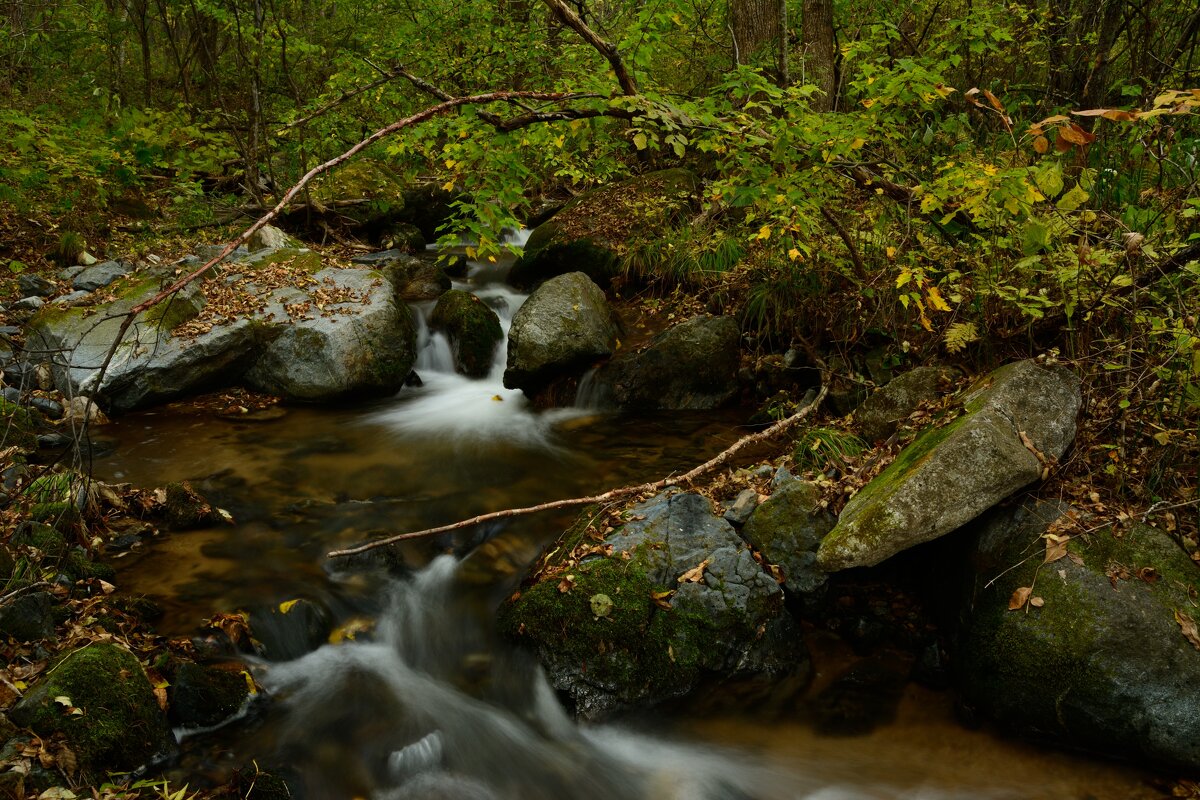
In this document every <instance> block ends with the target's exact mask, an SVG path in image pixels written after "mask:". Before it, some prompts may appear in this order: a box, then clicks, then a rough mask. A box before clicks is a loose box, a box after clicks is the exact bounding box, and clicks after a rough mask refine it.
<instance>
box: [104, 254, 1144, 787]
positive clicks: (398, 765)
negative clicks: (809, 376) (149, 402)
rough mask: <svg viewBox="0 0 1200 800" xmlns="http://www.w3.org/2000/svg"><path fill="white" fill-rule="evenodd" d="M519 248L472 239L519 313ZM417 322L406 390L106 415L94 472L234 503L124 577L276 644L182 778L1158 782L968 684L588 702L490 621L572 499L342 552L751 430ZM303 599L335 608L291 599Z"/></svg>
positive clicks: (485, 278) (735, 420) (647, 472)
mask: <svg viewBox="0 0 1200 800" xmlns="http://www.w3.org/2000/svg"><path fill="white" fill-rule="evenodd" d="M505 268H506V265H503V264H501V265H499V266H488V265H482V264H477V263H474V264H472V266H471V272H470V276H469V278H468V279H467V280H465V281H457V282H456V287H457V288H465V289H469V290H470V291H473V292H475V293H476V294H478V295H479V296H480V297H481V298H482V299H483V300H484V301H485V302H487V303H488V304H489V305H491V306H492V307H493V308H495V309H496V310H497V312H498V313H499V315H500V317H501V320H502V324H503V327H504V330H505V333H506V334H507V331H508V325H509V323H510V321H511V318H512V314H513V312H514V311H515V310H516V308H517V307H518V306H519V305H520V303H521V302H522V301H523V300H524V296H523V295H520V294H518V293H516V292H515V291H513V290H512V289H511V288H510V287H508V286H507V285H506V284H504V283H503V276H504V273H505ZM431 309H432V304H428V305H424V306H421V307H418V308H417V313H418V316H419V317H420V318H421V319H422V320H423V319H424V318H425V317H426V316H427V315H428V314H429V312H430V311H431ZM419 345H420V353H419V357H418V362H417V365H416V371H417V372H418V374H419V375H420V376H421V378H422V381H423V385H422V386H420V387H411V388H406V389H404V390H403V391H401V392H400V393H399V395H398V396H396V397H394V398H390V399H387V400H381V401H378V402H375V403H371V404H366V405H357V406H354V407H343V408H309V407H293V408H286V409H271V410H269V411H268V412H252V413H250V414H245V415H241V416H238V415H231V416H229V417H225V416H221V415H218V414H215V413H213V412H211V411H205V410H199V409H197V408H195V407H193V406H191V405H189V404H177V405H174V406H166V407H163V408H159V409H155V410H151V411H145V412H140V413H136V414H130V415H126V416H124V417H122V418H120V419H119V420H117V421H116V422H114V423H113V424H112V425H111V426H107V427H105V428H104V430H103V434H102V435H103V436H104V438H106V439H111V440H113V441H114V442H115V443H116V445H117V446H116V448H115V450H114V451H113V452H112V454H111V455H108V456H105V457H103V458H102V459H99V460H98V461H97V463H96V464H95V472H96V474H97V476H98V477H100V478H101V479H104V480H108V481H122V482H132V483H134V484H135V485H144V486H161V485H163V484H165V483H167V482H169V481H176V480H191V481H192V482H193V483H194V485H195V486H196V487H197V488H198V489H199V490H200V491H201V492H202V493H204V494H205V495H206V496H208V497H210V498H211V499H212V500H213V501H214V502H215V503H217V504H219V505H220V506H221V507H223V508H225V509H227V510H228V511H229V512H230V513H231V514H232V515H233V517H234V518H235V520H236V521H237V522H236V524H235V525H233V526H225V527H221V528H211V529H204V530H199V531H194V532H188V533H175V534H169V535H163V536H159V537H154V538H152V539H150V540H148V541H147V542H146V544H145V546H143V547H141V548H138V549H137V550H135V551H134V552H132V553H130V554H129V555H127V556H125V557H123V558H121V559H119V560H118V561H117V562H116V565H117V566H118V569H119V570H120V578H119V581H118V584H119V585H120V587H121V590H122V591H123V592H127V593H130V594H145V595H148V596H150V597H152V598H154V599H155V600H157V601H158V602H159V603H160V604H161V605H162V606H163V607H164V608H165V609H166V615H165V617H164V619H163V620H162V621H161V622H160V623H159V625H158V629H159V631H160V632H161V633H163V634H164V635H167V636H192V635H195V634H196V632H197V631H198V629H199V626H200V625H201V623H202V621H203V620H204V619H206V618H209V617H211V616H213V615H214V614H216V613H218V612H234V611H237V610H246V611H248V612H250V614H251V619H252V621H253V622H254V632H255V635H256V636H257V637H258V638H259V639H260V640H261V641H262V642H263V645H264V655H263V656H262V657H261V658H258V659H257V660H255V662H254V665H253V666H254V669H255V674H256V679H257V680H258V682H259V684H260V685H261V686H262V687H263V688H264V689H265V690H266V693H267V694H268V695H269V697H270V700H269V701H268V702H265V703H263V702H260V703H257V704H255V705H254V706H252V708H251V709H250V710H249V712H248V714H247V716H246V718H244V719H242V720H240V721H237V722H235V723H233V724H229V725H227V726H225V727H223V728H221V729H219V730H216V731H211V732H204V733H198V734H192V735H189V736H187V737H186V738H184V740H183V757H182V759H181V761H180V763H179V764H178V765H177V766H175V767H173V768H172V771H171V772H170V776H171V777H172V780H173V781H178V782H179V783H180V784H182V783H185V782H186V783H190V784H191V785H193V786H197V785H204V784H206V783H209V782H219V781H223V780H226V779H228V777H229V775H230V773H231V771H232V769H234V768H235V767H238V766H242V765H246V764H248V763H250V762H251V761H252V760H253V761H255V762H256V763H257V764H258V765H259V766H260V767H262V768H263V769H269V770H273V771H278V773H279V774H281V775H283V776H284V777H286V778H287V779H288V780H289V784H290V785H291V786H292V788H293V792H294V796H299V797H304V798H310V799H312V800H323V799H324V798H351V797H363V798H366V797H370V798H377V799H378V800H385V799H387V800H391V799H393V798H395V799H397V800H398V799H399V798H424V799H432V798H447V799H450V798H458V799H461V800H475V799H476V798H480V799H482V798H497V799H500V798H505V799H508V798H511V799H512V800H540V799H542V798H545V799H546V800H550V799H551V798H556V799H557V798H579V799H580V800H593V799H594V800H624V799H625V798H629V800H640V799H641V798H646V800H651V799H654V800H658V799H659V798H679V799H680V800H683V799H684V798H687V800H775V799H776V798H778V799H779V800H785V799H787V800H800V798H804V799H805V800H843V799H844V800H859V799H862V800H867V799H873V798H897V799H901V798H903V799H905V800H918V799H920V800H940V799H941V798H1080V800H1082V799H1083V798H1094V799H1095V800H1105V799H1106V798H1112V799H1113V800H1116V799H1117V798H1120V799H1121V800H1127V799H1128V798H1137V797H1154V796H1157V795H1156V794H1155V793H1153V792H1151V791H1150V790H1149V789H1147V788H1146V787H1145V786H1144V783H1143V781H1144V777H1143V776H1142V775H1141V774H1140V773H1137V772H1135V771H1133V770H1131V769H1128V768H1125V767H1120V766H1117V765H1112V764H1105V763H1099V762H1095V761H1089V760H1087V759H1084V758H1081V757H1074V756H1070V755H1064V754H1061V753H1056V752H1046V751H1042V750H1040V749H1038V748H1036V747H1034V746H1031V745H1026V744H1021V743H1016V742H1012V741H1008V740H1005V739H1002V738H999V737H997V736H995V735H994V734H991V733H988V732H986V731H969V730H966V729H964V728H962V727H960V726H959V725H958V724H957V723H956V722H955V716H954V711H953V700H952V698H951V697H949V696H948V695H946V694H943V693H938V692H933V691H930V690H927V689H922V688H920V687H917V686H915V685H910V686H908V687H907V688H906V690H905V694H904V696H903V697H902V699H901V702H900V707H899V711H898V713H897V715H896V718H895V720H894V721H893V722H892V723H890V724H887V725H884V726H882V727H880V728H878V729H876V730H875V731H873V732H872V733H870V734H867V735H863V736H857V737H835V736H823V735H820V734H818V733H816V732H815V731H814V730H813V728H812V726H811V725H808V724H806V723H805V721H804V719H803V717H802V716H801V715H798V714H796V713H793V712H794V710H789V709H767V708H762V707H756V708H747V709H746V710H744V711H743V712H741V713H731V712H729V711H727V710H723V711H719V712H717V711H712V710H705V704H704V703H702V702H700V703H697V704H696V708H695V709H694V710H689V707H687V706H683V707H678V708H672V709H671V711H670V712H669V713H665V714H663V713H655V712H649V713H647V714H645V715H641V716H636V717H633V718H629V719H625V720H621V721H618V722H615V723H612V724H602V725H581V724H577V723H576V722H574V721H573V720H572V719H571V718H570V717H569V716H568V714H567V713H566V711H565V710H564V709H563V708H562V706H561V705H560V703H559V701H558V699H557V697H556V696H555V693H554V691H553V690H552V688H551V687H550V686H549V685H548V683H547V681H546V680H545V678H544V677H543V676H542V673H541V671H540V668H539V667H538V666H537V664H536V663H535V662H534V661H533V660H532V659H531V658H530V657H529V656H528V655H526V654H525V653H522V652H519V651H516V650H514V649H513V648H511V647H510V646H509V645H507V644H506V643H504V642H502V641H499V640H498V639H497V638H496V636H495V634H494V631H493V625H492V620H493V615H494V611H495V609H496V607H497V605H498V604H499V603H500V602H502V600H503V599H504V598H505V597H506V596H508V595H509V594H510V593H511V592H512V591H513V590H514V589H515V588H516V586H517V584H518V583H519V581H520V578H521V576H522V574H523V572H524V570H525V569H526V567H527V566H528V564H529V563H530V562H532V560H533V559H534V558H536V556H537V555H538V553H539V552H540V550H541V549H542V548H543V547H544V546H545V545H547V544H548V543H549V542H551V541H553V539H554V537H555V536H556V535H557V533H558V532H560V531H561V530H563V528H564V527H565V526H566V525H567V524H569V522H570V520H571V516H572V515H570V514H567V515H562V514H559V515H553V514H543V515H536V516H530V517H525V518H520V519H516V520H513V521H511V522H508V523H506V524H502V525H494V526H490V527H486V528H485V529H482V530H466V531H459V532H457V533H456V534H455V535H453V536H443V537H441V538H438V539H435V540H433V541H419V542H410V543H405V544H403V545H401V546H399V547H397V548H395V550H394V551H393V555H391V556H389V557H388V559H387V560H386V563H384V560H382V559H374V558H372V559H362V558H360V559H350V560H346V561H330V560H328V559H326V558H325V556H324V554H325V553H326V552H328V551H329V550H332V549H336V548H340V547H344V546H349V545H353V544H357V543H360V542H362V541H364V540H366V539H368V538H372V537H376V536H382V535H386V534H388V533H395V532H400V531H405V530H414V529H419V528H425V527H429V526H433V525H438V524H443V523H447V522H452V521H455V520H458V519H462V518H466V517H470V516H473V515H475V514H479V513H483V512H486V511H491V510H496V509H502V508H509V507H514V506H521V505H529V504H535V503H539V502H544V501H546V500H550V499H554V498H558V497H571V496H576V495H580V494H584V493H591V492H594V491H600V490H603V489H605V488H609V487H612V486H617V485H622V484H625V483H629V482H633V481H640V480H646V479H650V478H655V477H661V476H663V475H666V474H669V473H672V472H677V471H681V470H684V469H687V468H690V467H691V466H694V465H695V464H696V463H699V462H700V461H702V460H704V459H706V458H708V457H710V456H711V455H714V454H715V453H716V452H718V451H720V450H721V449H723V448H724V447H726V446H728V445H729V444H730V443H732V442H733V441H735V440H736V439H737V438H739V437H740V436H741V435H743V434H744V433H745V430H744V429H742V428H741V427H740V423H741V422H742V421H744V418H745V414H744V413H738V412H731V413H725V412H719V413H718V412H710V413H695V414H672V415H653V416H639V417H636V418H632V417H619V416H615V415H608V414H599V413H595V412H591V411H589V410H587V409H579V408H576V409H560V410H555V411H551V412H542V413H538V412H535V411H534V410H532V409H531V408H530V407H529V405H528V404H527V403H526V401H525V400H524V397H523V395H522V394H521V393H520V392H519V391H512V390H507V389H504V387H503V385H502V383H501V374H502V372H503V366H504V363H503V362H504V348H503V346H501V348H500V350H499V352H498V353H497V356H496V361H495V364H494V366H493V370H492V373H491V375H490V376H489V377H488V378H487V379H484V380H470V379H467V378H464V377H461V376H459V375H456V374H455V373H454V372H453V367H452V360H451V353H450V348H449V344H448V343H447V342H446V340H445V339H444V338H443V337H442V336H440V335H433V334H431V333H430V332H429V331H428V329H427V328H426V327H425V326H424V323H423V322H422V324H421V325H420V339H419ZM297 599H301V600H303V601H306V602H305V605H306V608H308V609H312V610H314V611H313V613H312V614H310V615H308V616H307V617H303V616H301V615H297V616H296V617H294V618H293V617H291V616H290V615H286V614H283V613H281V612H280V605H281V604H283V603H286V602H287V601H290V600H297ZM297 619H305V620H308V623H307V624H306V623H299V624H298V623H297V622H296V620H297ZM313 619H317V621H318V623H319V624H315V623H312V620H313ZM331 632H332V634H331ZM329 640H339V641H338V643H336V644H335V643H330V641H329ZM814 658H815V664H816V678H815V683H816V684H820V683H821V682H822V680H825V681H826V682H827V679H828V676H829V675H831V674H833V672H834V671H835V670H836V669H838V668H840V667H841V666H843V665H844V664H845V663H846V659H847V658H848V655H847V653H846V652H845V648H844V646H841V645H840V644H838V643H837V642H833V641H829V642H824V643H823V644H821V646H818V647H814Z"/></svg>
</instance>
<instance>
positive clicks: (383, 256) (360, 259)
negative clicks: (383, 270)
mask: <svg viewBox="0 0 1200 800" xmlns="http://www.w3.org/2000/svg"><path fill="white" fill-rule="evenodd" d="M406 255H407V253H405V251H403V250H398V249H395V248H390V249H388V250H377V251H376V252H374V253H363V254H361V255H357V256H355V257H354V258H352V259H350V263H351V264H359V265H361V266H364V267H372V268H378V267H382V266H384V265H386V264H388V263H390V262H392V261H396V260H403V259H404V257H405V256H406Z"/></svg>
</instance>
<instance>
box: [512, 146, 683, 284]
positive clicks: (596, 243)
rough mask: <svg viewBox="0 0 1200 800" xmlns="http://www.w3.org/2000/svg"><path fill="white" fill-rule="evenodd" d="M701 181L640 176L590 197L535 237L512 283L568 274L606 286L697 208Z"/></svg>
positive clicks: (677, 172)
mask: <svg viewBox="0 0 1200 800" xmlns="http://www.w3.org/2000/svg"><path fill="white" fill-rule="evenodd" d="M699 187H700V180H699V178H697V177H696V175H695V174H694V173H692V172H690V171H688V170H686V169H678V168H677V169H667V170H660V171H658V172H650V173H647V174H645V175H639V176H637V177H634V178H629V179H628V180H624V181H620V182H618V183H613V184H609V185H607V186H601V187H599V188H598V189H593V190H592V191H589V192H585V193H584V194H582V195H580V196H579V197H577V198H576V199H575V200H573V201H571V202H570V203H568V204H567V205H566V206H564V207H563V209H562V210H561V211H559V212H558V214H557V215H555V216H554V217H553V218H552V219H550V220H548V221H547V222H544V223H542V224H541V225H539V226H538V227H537V228H535V229H534V231H533V233H531V234H530V236H529V240H528V241H527V242H526V243H525V252H524V253H523V254H522V256H521V258H520V260H519V261H518V262H517V263H516V264H514V265H513V268H512V272H511V273H510V274H509V280H510V281H511V282H512V283H513V284H514V285H515V286H519V287H523V288H533V287H535V286H537V285H538V284H540V283H542V282H543V281H546V280H548V279H549V278H553V277H554V276H556V275H562V274H563V273H566V272H582V273H584V274H585V275H587V276H588V277H589V278H591V279H592V280H593V281H595V282H596V283H597V284H599V285H600V286H607V285H608V284H609V282H611V281H612V279H613V278H614V277H616V275H617V274H618V273H619V272H620V270H621V264H622V258H623V257H624V256H625V254H626V253H628V252H630V250H631V249H632V248H635V247H636V246H637V245H638V244H639V243H640V242H643V241H646V240H648V239H650V238H652V237H654V236H656V235H661V234H662V233H663V232H664V231H665V230H666V229H667V228H668V227H669V226H670V225H671V223H672V222H674V221H676V220H677V219H678V217H679V216H680V214H681V213H682V212H683V211H684V210H685V209H688V208H690V207H692V205H693V204H694V203H695V201H696V196H697V192H698V190H699Z"/></svg>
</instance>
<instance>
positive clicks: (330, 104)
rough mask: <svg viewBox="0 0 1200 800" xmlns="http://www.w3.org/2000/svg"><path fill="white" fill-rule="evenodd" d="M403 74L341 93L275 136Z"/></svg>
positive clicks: (395, 73)
mask: <svg viewBox="0 0 1200 800" xmlns="http://www.w3.org/2000/svg"><path fill="white" fill-rule="evenodd" d="M403 72H404V71H403V70H392V71H391V72H385V73H384V74H383V77H381V78H379V79H377V80H374V81H371V82H370V83H368V84H366V85H365V86H360V87H358V88H357V89H350V90H348V91H345V92H342V93H341V94H340V95H338V96H337V98H335V99H333V100H331V101H329V102H328V103H326V104H325V105H323V106H321V107H320V108H318V109H317V110H316V111H314V112H312V113H311V114H309V115H307V116H304V117H301V118H300V119H298V120H294V121H292V122H289V123H288V124H286V125H284V126H282V127H280V128H278V129H277V130H276V131H275V135H276V136H283V135H284V134H285V133H287V132H288V131H290V130H292V129H293V128H298V127H300V126H301V125H304V124H306V123H308V122H312V121H313V120H314V119H316V118H317V117H319V116H321V115H323V114H327V113H329V112H330V111H332V110H333V109H335V108H337V107H338V106H340V105H341V104H342V103H344V102H346V101H347V100H349V99H350V98H352V97H357V96H358V95H360V94H362V93H363V92H369V91H371V90H372V89H375V88H377V87H379V86H382V85H383V84H385V83H388V82H390V81H394V80H395V79H396V78H400V77H405V76H404V74H403ZM442 99H443V100H446V99H449V98H442Z"/></svg>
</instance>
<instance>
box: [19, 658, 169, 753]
mask: <svg viewBox="0 0 1200 800" xmlns="http://www.w3.org/2000/svg"><path fill="white" fill-rule="evenodd" d="M64 700H65V701H67V702H65V703H64V702H63V701H64ZM72 708H77V709H78V710H79V712H81V713H72V712H71V709H72ZM11 716H12V719H13V721H14V722H16V723H17V724H19V725H23V726H25V727H29V728H32V729H33V730H34V731H36V732H37V733H39V734H40V735H42V736H49V735H52V734H55V733H61V734H62V735H63V736H64V737H65V738H66V741H67V743H68V745H69V746H70V748H71V749H72V750H73V751H74V752H75V754H76V755H77V756H78V758H79V762H80V767H81V768H82V769H83V770H84V771H85V772H91V773H93V774H97V773H99V772H100V771H101V770H127V769H134V768H136V767H139V766H141V765H142V764H145V763H146V762H147V761H149V760H150V759H151V758H152V757H154V756H155V755H157V754H158V753H160V752H161V751H162V750H164V749H165V748H167V747H168V746H169V742H170V731H169V730H168V728H167V725H166V720H165V719H164V718H163V716H162V714H161V712H160V711H159V708H158V703H157V701H156V700H155V698H154V692H153V690H152V689H151V687H150V682H149V681H148V680H147V679H146V675H145V673H144V672H143V671H142V667H141V665H140V664H139V663H138V660H137V658H135V657H134V656H133V654H132V653H130V652H129V651H128V650H125V649H124V648H121V647H118V646H117V645H113V644H92V645H88V646H86V647H84V648H82V649H80V650H76V651H75V652H73V653H71V654H69V655H67V656H66V657H65V658H63V659H62V661H60V662H59V663H58V664H57V665H56V666H55V667H53V668H52V669H51V670H50V671H49V672H48V673H47V674H46V675H45V676H44V677H43V678H42V680H41V681H40V682H39V683H38V685H37V686H36V687H35V689H34V691H32V692H30V694H28V695H26V697H25V698H24V699H22V701H21V702H20V703H19V704H18V705H17V706H16V707H15V708H14V709H13V711H12V714H11Z"/></svg>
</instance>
